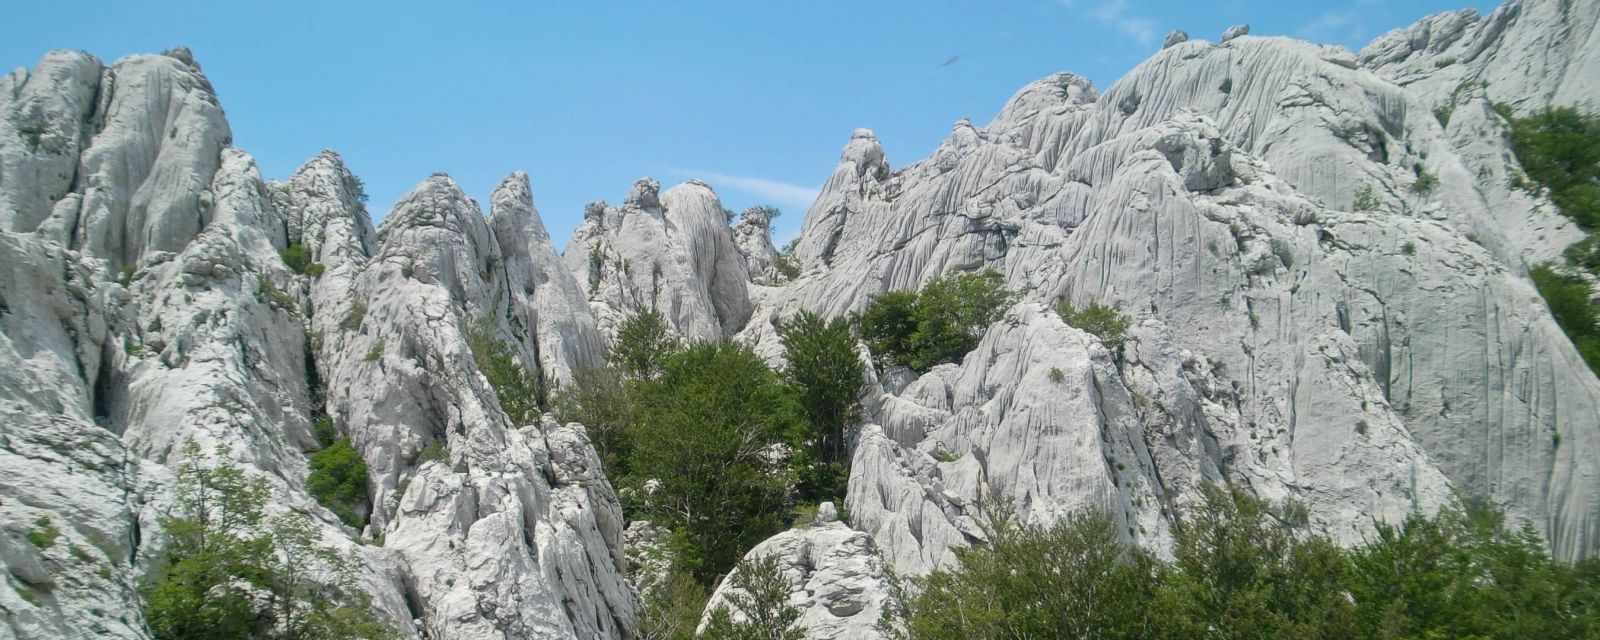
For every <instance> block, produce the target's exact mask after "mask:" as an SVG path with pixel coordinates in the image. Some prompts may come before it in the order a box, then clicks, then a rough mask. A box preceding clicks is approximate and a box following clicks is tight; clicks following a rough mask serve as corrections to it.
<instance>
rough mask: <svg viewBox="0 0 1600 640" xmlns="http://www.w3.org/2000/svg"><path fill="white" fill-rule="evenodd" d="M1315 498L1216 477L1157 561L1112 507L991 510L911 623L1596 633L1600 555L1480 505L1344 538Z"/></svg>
mask: <svg viewBox="0 0 1600 640" xmlns="http://www.w3.org/2000/svg"><path fill="white" fill-rule="evenodd" d="M1304 514H1305V512H1304V510H1303V509H1299V508H1295V507H1293V506H1284V507H1279V508H1274V507H1272V506H1270V505H1268V504H1266V503H1263V502H1261V501H1259V500H1256V499H1254V498H1251V497H1248V496H1246V495H1244V494H1242V493H1239V492H1235V491H1227V490H1222V489H1217V488H1214V487H1212V488H1207V490H1206V496H1205V500H1204V503H1203V504H1202V505H1200V506H1199V507H1198V508H1197V510H1196V511H1195V512H1194V513H1192V514H1191V515H1190V517H1189V518H1188V519H1186V520H1184V521H1183V522H1182V523H1181V524H1182V526H1180V527H1178V528H1177V529H1176V537H1177V544H1176V547H1175V549H1174V559H1173V560H1172V561H1170V562H1162V561H1159V560H1157V559H1155V558H1153V557H1151V556H1150V555H1149V554H1147V553H1145V552H1143V551H1141V550H1139V549H1137V548H1134V547H1131V546H1129V545H1127V544H1124V543H1123V542H1121V540H1120V539H1119V536H1118V532H1117V528H1116V526H1115V525H1114V524H1112V522H1111V521H1110V520H1109V519H1108V518H1105V517H1103V516H1082V517H1078V518H1073V519H1068V520H1066V521H1063V522H1061V523H1058V524H1056V525H1055V526H1052V527H1049V528H1038V527H1030V526H1024V525H1021V524H1018V523H1017V522H1015V520H1013V519H1010V518H1009V517H1007V516H1006V515H1004V514H1001V515H1000V516H999V517H991V518H990V519H989V524H988V529H989V533H990V543H989V544H986V545H983V546H980V547H974V548H970V549H964V550H961V551H958V552H957V557H958V558H959V559H960V565H959V566H958V567H957V568H955V569H947V570H939V571H935V572H934V573H932V574H930V575H929V576H927V577H926V578H924V579H922V580H920V581H919V583H918V585H917V586H919V587H920V589H918V590H915V591H916V595H915V596H912V597H910V598H909V600H908V602H907V611H906V613H907V617H906V620H905V622H904V624H903V625H896V624H893V623H891V622H889V621H887V620H886V621H885V626H886V628H890V629H891V630H892V631H894V632H895V633H896V634H897V635H899V636H900V637H903V638H904V637H909V638H917V639H919V640H923V639H926V640H940V639H944V638H952V639H954V638H1104V639H1111V640H1116V639H1123V638H1126V639H1134V638H1139V639H1173V640H1177V639H1180V638H1184V639H1187V638H1217V639H1236V638H1237V639H1244V638H1252V639H1255V638H1259V639H1268V638H1313V639H1315V638H1326V639H1330V640H1332V639H1335V638H1338V639H1342V638H1379V639H1385V640H1389V639H1393V640H1401V639H1417V640H1431V639H1435V638H1439V639H1443V638H1473V639H1482V640H1491V639H1493V640H1498V639H1505V640H1511V639H1521V638H1594V637H1600V562H1597V561H1595V560H1587V561H1584V562H1581V563H1579V564H1578V565H1577V566H1571V565H1566V564H1562V563H1559V562H1555V561H1553V560H1552V559H1551V558H1550V557H1549V556H1548V555H1547V554H1546V553H1545V552H1544V550H1543V545H1542V544H1541V542H1540V541H1539V539H1538V537H1537V535H1536V534H1535V533H1533V531H1532V530H1531V529H1529V528H1526V527H1524V528H1522V529H1511V528H1508V527H1507V526H1506V524H1505V522H1504V520H1503V518H1502V517H1501V516H1500V515H1499V514H1498V513H1497V512H1494V511H1492V510H1489V509H1485V508H1483V507H1481V506H1479V505H1475V504H1468V505H1463V506H1457V507H1452V508H1447V509H1445V510H1443V511H1442V512H1440V513H1439V514H1438V515H1437V516H1434V517H1425V516H1421V515H1412V516H1410V517H1408V518H1407V519H1406V521H1405V522H1404V523H1402V524H1399V525H1388V524H1381V525H1379V526H1378V528H1377V533H1376V535H1375V536H1374V538H1373V539H1372V540H1371V541H1369V542H1368V543H1366V544H1365V545H1362V546H1359V547H1357V548H1354V549H1349V550H1345V549H1341V548H1340V547H1338V546H1337V545H1335V544H1333V543H1332V542H1331V541H1329V540H1328V539H1327V538H1325V537H1322V536H1320V535H1317V534H1315V533H1314V532H1311V531H1309V530H1308V529H1307V528H1306V526H1305V522H1306V519H1305V515H1304Z"/></svg>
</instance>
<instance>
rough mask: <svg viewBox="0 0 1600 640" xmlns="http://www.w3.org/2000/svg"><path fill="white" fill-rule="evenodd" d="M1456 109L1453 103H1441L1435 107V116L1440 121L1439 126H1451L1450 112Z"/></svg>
mask: <svg viewBox="0 0 1600 640" xmlns="http://www.w3.org/2000/svg"><path fill="white" fill-rule="evenodd" d="M1455 110H1456V108H1455V107H1454V106H1453V105H1440V106H1438V107H1434V109H1433V118H1434V119H1435V120H1438V121H1439V126H1441V127H1448V126H1450V114H1452V113H1454V112H1455Z"/></svg>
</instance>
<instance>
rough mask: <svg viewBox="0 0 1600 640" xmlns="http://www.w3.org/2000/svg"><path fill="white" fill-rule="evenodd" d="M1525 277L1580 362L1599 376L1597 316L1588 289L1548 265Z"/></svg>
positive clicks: (1599, 333)
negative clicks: (1563, 333)
mask: <svg viewBox="0 0 1600 640" xmlns="http://www.w3.org/2000/svg"><path fill="white" fill-rule="evenodd" d="M1528 275H1529V276H1531V277H1532V278H1533V284H1534V286H1535V287H1537V288H1538V289H1539V295H1540V296H1543V297H1544V302H1545V304H1546V305H1547V306H1549V307H1550V315H1552V316H1555V319H1556V324H1558V325H1560V326H1561V330H1562V331H1564V332H1566V334H1567V337H1568V338H1570V339H1571V340H1572V344H1573V346H1575V347H1577V348H1578V354H1579V355H1581V356H1583V361H1584V362H1587V363H1588V364H1589V369H1590V370H1592V371H1594V372H1596V373H1600V325H1597V324H1596V323H1597V322H1600V314H1597V312H1596V311H1595V307H1594V305H1592V304H1590V303H1589V285H1588V284H1587V283H1585V282H1584V281H1583V279H1582V278H1579V277H1576V276H1569V275H1563V274H1560V273H1557V272H1556V271H1555V270H1554V269H1552V268H1550V266H1549V265H1539V266H1537V267H1534V268H1533V269H1532V270H1531V271H1530V272H1529V273H1528Z"/></svg>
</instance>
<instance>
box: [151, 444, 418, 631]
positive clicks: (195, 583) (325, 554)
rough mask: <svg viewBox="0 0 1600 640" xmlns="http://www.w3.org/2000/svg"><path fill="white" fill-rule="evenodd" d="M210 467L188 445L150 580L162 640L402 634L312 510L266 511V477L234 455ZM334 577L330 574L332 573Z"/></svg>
mask: <svg viewBox="0 0 1600 640" xmlns="http://www.w3.org/2000/svg"><path fill="white" fill-rule="evenodd" d="M217 458H218V459H219V460H220V462H219V463H218V464H216V465H214V466H207V465H206V464H204V462H203V461H202V460H201V456H200V446H199V445H197V444H195V442H194V441H193V440H190V441H188V442H186V443H185V444H184V446H183V460H182V461H181V462H180V463H179V465H178V483H177V488H176V491H175V500H174V505H173V508H172V510H170V511H169V512H167V513H166V514H164V515H162V516H161V517H160V521H161V529H162V530H163V531H164V532H165V533H166V535H167V536H168V542H167V544H166V546H165V547H164V551H165V556H164V557H163V558H160V559H158V560H157V561H156V563H155V564H154V565H153V567H154V569H153V571H152V574H151V579H150V581H149V582H148V583H146V584H145V585H144V586H143V587H142V588H141V595H142V596H143V597H144V603H145V615H144V617H145V620H146V622H147V623H148V624H149V626H150V630H151V631H152V632H153V635H154V636H155V637H157V638H161V639H162V640H189V639H196V638H204V639H222V638H274V639H278V638H281V639H298V638H306V639H310V638H344V639H350V640H358V639H359V640H378V639H387V638H394V637H395V633H394V631H393V630H392V629H390V628H389V627H387V626H385V625H384V624H382V623H381V622H379V621H378V619H377V617H376V616H374V615H373V613H372V607H371V602H370V598H369V597H368V596H366V594H365V593H363V592H361V591H360V590H359V589H356V588H355V581H356V577H357V576H356V567H357V564H356V562H357V560H356V559H355V557H354V556H345V555H341V554H339V553H338V552H337V551H336V550H335V549H333V548H332V547H326V546H323V545H321V544H320V540H319V535H318V533H317V529H316V526H315V525H314V524H313V523H312V522H311V521H310V519H309V518H307V517H306V516H304V515H300V514H286V515H284V516H279V517H275V518H271V519H268V518H265V517H264V515H263V508H264V507H265V505H266V501H267V498H268V496H269V493H270V492H269V490H268V488H267V484H266V482H265V481H263V480H262V479H260V478H253V477H249V476H247V475H246V474H245V473H244V472H243V471H242V470H240V469H239V468H238V467H235V466H233V465H231V464H229V463H227V462H226V460H227V456H226V452H223V451H221V450H219V451H218V455H217ZM323 576H330V577H331V578H332V581H331V582H323V579H324V578H323Z"/></svg>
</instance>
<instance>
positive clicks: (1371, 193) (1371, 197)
mask: <svg viewBox="0 0 1600 640" xmlns="http://www.w3.org/2000/svg"><path fill="white" fill-rule="evenodd" d="M1350 208H1351V209H1354V210H1356V211H1372V210H1375V209H1377V208H1378V192H1377V191H1376V190H1374V189H1373V188H1372V185H1370V184H1363V185H1361V186H1360V187H1357V188H1356V195H1355V199H1354V201H1353V202H1352V203H1351V204H1350Z"/></svg>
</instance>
